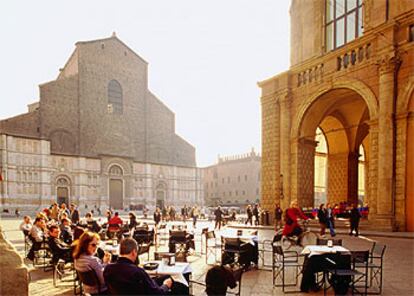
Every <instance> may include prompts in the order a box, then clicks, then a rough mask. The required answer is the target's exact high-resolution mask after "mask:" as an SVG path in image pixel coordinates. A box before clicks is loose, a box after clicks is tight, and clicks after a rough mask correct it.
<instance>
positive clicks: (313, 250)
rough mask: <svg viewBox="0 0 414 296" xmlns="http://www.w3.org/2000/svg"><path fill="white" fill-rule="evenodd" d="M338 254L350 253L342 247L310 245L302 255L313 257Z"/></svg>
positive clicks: (304, 249)
mask: <svg viewBox="0 0 414 296" xmlns="http://www.w3.org/2000/svg"><path fill="white" fill-rule="evenodd" d="M337 252H349V250H348V249H346V248H344V247H342V246H332V247H328V246H314V245H309V246H306V247H305V248H303V250H302V252H301V254H302V255H308V256H309V257H310V256H313V255H322V254H332V253H337Z"/></svg>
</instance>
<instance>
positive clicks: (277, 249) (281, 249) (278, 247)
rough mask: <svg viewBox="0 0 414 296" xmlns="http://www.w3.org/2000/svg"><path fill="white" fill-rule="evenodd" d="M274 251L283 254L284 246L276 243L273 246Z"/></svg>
mask: <svg viewBox="0 0 414 296" xmlns="http://www.w3.org/2000/svg"><path fill="white" fill-rule="evenodd" d="M273 253H274V254H277V255H280V256H283V248H282V246H278V245H274V246H273Z"/></svg>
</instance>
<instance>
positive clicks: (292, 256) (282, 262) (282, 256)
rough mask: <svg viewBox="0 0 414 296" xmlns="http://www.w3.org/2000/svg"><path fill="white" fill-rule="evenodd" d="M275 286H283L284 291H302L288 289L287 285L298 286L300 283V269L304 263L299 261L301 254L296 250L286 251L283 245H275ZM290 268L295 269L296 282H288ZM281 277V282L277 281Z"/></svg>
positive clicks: (273, 271)
mask: <svg viewBox="0 0 414 296" xmlns="http://www.w3.org/2000/svg"><path fill="white" fill-rule="evenodd" d="M272 265H273V266H272V274H273V286H276V287H282V291H283V293H294V292H300V291H290V290H289V291H286V287H296V286H297V285H298V276H299V271H300V270H301V268H302V263H300V262H299V254H298V252H296V251H284V250H283V248H282V246H280V245H273V264H272ZM288 269H292V270H293V271H294V277H295V282H292V283H287V282H286V273H287V270H288ZM278 278H280V279H281V283H277V279H278Z"/></svg>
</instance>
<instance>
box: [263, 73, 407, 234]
mask: <svg viewBox="0 0 414 296" xmlns="http://www.w3.org/2000/svg"><path fill="white" fill-rule="evenodd" d="M380 73H381V74H382V75H387V74H386V72H383V71H382V70H381V71H380ZM285 75H288V74H286V73H284V74H281V76H282V77H274V78H271V79H270V80H268V81H264V82H261V83H260V84H259V85H260V86H261V87H262V91H263V96H262V98H261V102H262V133H263V140H262V145H263V147H262V149H263V152H262V176H263V178H262V200H261V203H262V207H263V208H265V209H267V210H269V212H270V213H273V210H274V206H275V204H276V203H280V204H281V206H282V208H286V207H288V206H289V203H290V201H291V200H293V199H297V200H298V202H299V205H300V206H301V207H314V206H317V205H318V204H317V203H318V202H319V200H318V190H320V189H321V188H319V189H318V184H316V186H315V163H316V164H318V165H320V163H318V161H316V162H315V160H316V159H317V158H318V156H319V157H320V156H321V155H323V157H325V162H326V172H325V173H326V177H325V178H326V179H325V184H326V188H324V190H325V191H326V192H325V193H326V201H327V202H329V203H333V204H335V203H339V202H341V201H348V202H350V203H359V204H361V202H363V203H364V204H367V205H368V206H369V208H370V212H369V220H368V221H369V223H368V225H369V227H372V228H374V229H377V230H385V231H387V230H388V231H391V230H394V231H395V230H397V231H404V230H407V231H413V230H414V224H413V215H410V214H409V213H413V210H414V209H413V204H414V189H413V187H414V143H413V142H414V124H413V122H414V116H413V114H414V103H413V101H414V100H413V98H412V97H413V93H414V79H411V80H408V81H406V82H405V83H404V84H403V85H404V86H405V87H403V88H402V90H401V93H400V94H399V96H398V99H399V100H400V101H404V102H405V103H400V104H397V107H396V108H398V109H399V110H397V115H396V119H395V134H394V133H393V120H392V115H391V112H390V111H389V110H387V109H386V108H385V107H383V108H382V109H381V106H382V105H381V104H384V105H385V104H387V103H386V102H384V101H383V100H384V98H383V97H384V94H383V93H386V94H387V95H390V91H392V87H391V85H390V84H389V82H388V83H384V84H383V85H381V87H380V86H379V85H378V84H377V85H376V86H377V88H379V89H380V94H379V95H375V94H374V92H372V91H371V88H370V87H368V86H367V85H366V84H364V83H363V82H361V81H359V80H352V79H349V78H347V79H338V80H336V81H332V82H331V83H325V84H320V85H319V87H318V88H314V89H313V92H309V93H305V94H304V92H302V94H301V95H302V96H298V97H295V93H294V91H292V90H290V91H287V90H284V91H283V92H281V91H279V92H275V93H272V92H271V91H269V81H272V80H275V79H281V80H287V79H286V78H285V77H283V76H285ZM380 79H384V78H380ZM387 79H389V76H388V78H387ZM272 82H273V84H272V85H271V88H272V89H273V90H274V85H275V84H274V81H272ZM390 88H391V90H390ZM381 92H382V94H381ZM299 102H300V103H299ZM398 106H399V107H398ZM388 107H389V105H388V106H387V108H388ZM321 135H322V137H323V138H324V139H325V141H326V148H325V150H326V151H325V152H326V153H321V152H320V151H319V148H320V146H318V145H323V143H321V142H322V141H321V140H320V137H321ZM318 139H319V140H318ZM394 139H395V142H394ZM322 150H323V149H322ZM394 153H395V154H394ZM361 164H362V168H363V169H361ZM359 174H364V175H363V176H360V175H359ZM317 179H318V178H316V182H318V181H317ZM358 180H359V182H358ZM361 180H362V184H361ZM358 183H359V184H358ZM361 190H362V191H363V195H364V196H363V201H361V200H359V192H361Z"/></svg>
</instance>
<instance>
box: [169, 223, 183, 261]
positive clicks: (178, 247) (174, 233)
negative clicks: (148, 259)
mask: <svg viewBox="0 0 414 296" xmlns="http://www.w3.org/2000/svg"><path fill="white" fill-rule="evenodd" d="M187 239H188V238H187V231H185V230H170V242H169V251H170V252H171V253H175V254H176V258H177V261H180V260H182V261H183V262H187V255H188V254H187V253H188V251H187Z"/></svg>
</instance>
